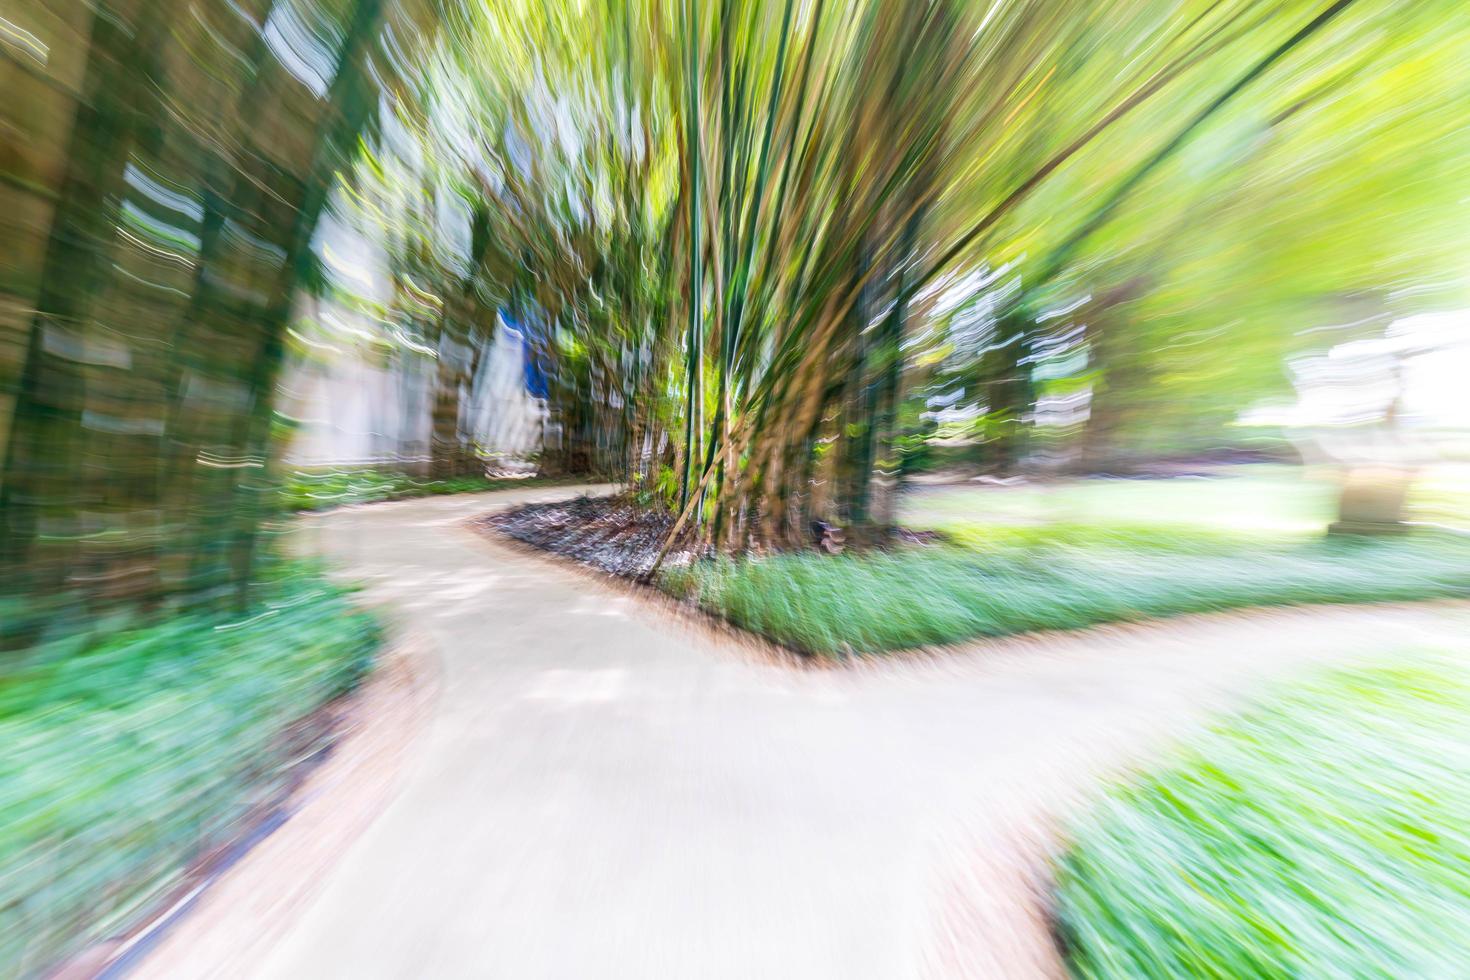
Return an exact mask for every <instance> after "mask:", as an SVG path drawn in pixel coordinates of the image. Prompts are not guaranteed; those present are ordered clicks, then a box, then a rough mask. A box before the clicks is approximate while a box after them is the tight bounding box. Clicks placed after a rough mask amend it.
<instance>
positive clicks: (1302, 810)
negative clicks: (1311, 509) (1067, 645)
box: [1057, 660, 1470, 980]
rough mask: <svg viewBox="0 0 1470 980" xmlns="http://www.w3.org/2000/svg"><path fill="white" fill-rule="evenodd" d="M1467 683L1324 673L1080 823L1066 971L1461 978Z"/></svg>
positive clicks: (1063, 876)
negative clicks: (1319, 680) (1325, 675)
mask: <svg viewBox="0 0 1470 980" xmlns="http://www.w3.org/2000/svg"><path fill="white" fill-rule="evenodd" d="M1467 815H1470V678H1467V673H1466V670H1465V667H1464V665H1463V664H1457V663H1453V662H1451V661H1448V660H1446V661H1442V662H1433V661H1429V662H1422V663H1414V664H1411V665H1408V666H1403V667H1394V668H1383V669H1374V670H1358V671H1351V672H1342V673H1337V674H1333V675H1329V676H1328V677H1327V678H1326V679H1325V680H1323V681H1321V682H1318V683H1315V684H1312V685H1309V686H1307V687H1305V688H1303V689H1299V690H1297V691H1295V692H1294V693H1292V694H1290V695H1288V696H1286V697H1283V698H1281V699H1279V700H1277V701H1275V702H1273V703H1271V704H1269V705H1268V706H1266V707H1263V708H1261V709H1259V710H1257V711H1254V712H1251V713H1249V714H1246V715H1244V716H1242V717H1240V718H1238V719H1236V720H1234V721H1232V722H1230V723H1229V724H1228V725H1226V726H1224V727H1222V728H1220V729H1218V730H1216V731H1215V732H1213V733H1211V734H1210V735H1209V736H1208V737H1206V738H1204V739H1203V740H1201V741H1200V742H1199V743H1198V745H1197V747H1196V748H1195V749H1194V750H1193V751H1191V752H1190V753H1189V754H1188V756H1187V757H1185V758H1184V759H1183V760H1182V761H1180V762H1179V763H1178V764H1177V765H1175V766H1173V767H1172V768H1169V769H1167V770H1166V771H1164V772H1162V773H1160V774H1158V775H1154V776H1150V777H1147V778H1145V779H1143V780H1142V781H1141V782H1139V783H1137V784H1136V785H1134V786H1132V787H1130V788H1124V789H1120V790H1119V791H1117V792H1116V793H1114V794H1113V795H1112V796H1110V797H1108V798H1107V799H1106V800H1104V801H1103V802H1102V804H1101V805H1099V806H1098V807H1096V809H1095V810H1094V811H1093V812H1091V813H1090V814H1089V815H1088V816H1087V817H1086V818H1085V819H1084V820H1083V821H1081V822H1080V824H1079V825H1078V826H1076V828H1075V831H1074V842H1073V843H1072V845H1071V848H1070V850H1069V851H1068V852H1067V853H1066V855H1065V857H1064V858H1063V860H1062V861H1061V865H1060V869H1059V875H1058V883H1057V915H1058V920H1059V924H1060V933H1061V935H1062V937H1063V941H1064V944H1065V948H1066V952H1067V954H1068V963H1069V966H1070V968H1071V970H1072V972H1073V973H1074V975H1076V976H1079V977H1105V978H1119V980H1123V978H1127V980H1136V978H1153V977H1171V978H1172V977H1231V978H1234V977H1252V978H1255V977H1262V978H1288V977H1292V978H1296V977H1384V978H1389V977H1395V978H1397V977H1463V976H1466V975H1467V972H1470V931H1467V929H1466V923H1470V834H1467V831H1466V817H1467Z"/></svg>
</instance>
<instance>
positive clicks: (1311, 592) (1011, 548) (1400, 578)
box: [663, 467, 1470, 655]
mask: <svg viewBox="0 0 1470 980" xmlns="http://www.w3.org/2000/svg"><path fill="white" fill-rule="evenodd" d="M1243 469H1244V471H1245V474H1244V475H1239V476H1235V477H1231V478H1224V479H1174V480H1082V481H1074V482H1071V483H1063V484H1057V485H1051V486H1048V485H1042V486H1033V487H1024V488H1015V489H977V488H974V487H965V488H959V489H951V490H942V491H936V492H934V493H929V494H924V495H922V496H918V497H915V498H912V499H911V500H910V503H909V505H908V510H909V515H908V518H909V523H910V524H911V525H914V526H918V527H924V528H930V529H934V530H937V531H939V532H940V533H941V534H943V535H944V537H945V539H946V542H947V543H946V544H943V545H926V546H921V547H915V546H909V547H903V548H899V549H897V550H894V551H890V552H880V553H867V554H849V555H842V556H839V557H835V558H834V557H830V556H825V555H819V554H780V555H775V556H772V557H768V558H763V559H745V560H721V561H716V562H705V563H701V564H696V565H695V566H693V567H691V568H685V569H675V570H670V571H669V572H668V573H667V574H666V575H665V576H664V578H663V582H664V584H665V587H666V588H668V589H669V590H670V591H673V592H675V594H678V595H684V596H688V597H690V598H693V599H694V600H696V601H697V602H698V603H699V604H700V605H701V606H703V607H704V608H706V609H708V610H709V611H711V612H714V613H716V614H718V615H721V616H724V617H726V618H727V619H729V620H730V621H731V622H733V623H735V624H736V625H738V626H742V627H744V628H746V629H749V630H753V631H755V632H757V633H762V634H764V635H766V636H769V637H771V638H772V639H775V640H777V641H778V642H781V643H785V644H788V645H790V646H792V647H795V648H797V649H801V650H805V651H809V652H812V653H817V654H823V655H831V654H838V653H841V652H843V651H853V652H880V651H885V650H897V649H903V648H907V647H915V646H923V645H929V644H942V643H953V642H958V641H961V640H965V639H970V638H972V637H977V636H999V635H1005V634H1011V633H1021V632H1026V631H1030V630H1041V629H1072V628H1078V627H1083V626H1089V625H1093V624H1096V623H1105V622H1117V621H1127V620H1137V619H1144V618H1151V617H1160V616H1174V615H1181V614H1184V613H1194V612H1207V611H1211V610H1219V609H1231V608H1240V607H1246V606H1261V605H1280V604H1296V603H1318V602H1377V601H1388V600H1408V599H1417V598H1427V597H1433V596H1460V595H1467V594H1470V538H1466V537H1463V536H1459V535H1456V534H1452V533H1442V532H1436V531H1428V530H1426V531H1421V532H1416V533H1414V534H1411V535H1406V536H1404V537H1399V538H1388V539H1382V538H1379V539H1371V540H1363V539H1345V538H1329V537H1326V536H1325V535H1324V533H1323V529H1324V528H1325V526H1326V524H1327V523H1328V521H1329V520H1330V519H1331V515H1332V506H1333V495H1332V488H1331V485H1330V484H1327V483H1316V482H1312V481H1306V480H1302V479H1300V478H1298V477H1295V476H1294V475H1293V473H1292V471H1290V470H1288V469H1285V468H1278V467H1246V468H1243ZM977 513H983V514H984V515H986V519H985V520H979V519H977V518H976V517H975V515H976V514H977Z"/></svg>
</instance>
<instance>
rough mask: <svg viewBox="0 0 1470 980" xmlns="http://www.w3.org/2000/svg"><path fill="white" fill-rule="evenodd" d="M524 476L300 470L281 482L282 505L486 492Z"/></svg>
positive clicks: (316, 506) (325, 505)
mask: <svg viewBox="0 0 1470 980" xmlns="http://www.w3.org/2000/svg"><path fill="white" fill-rule="evenodd" d="M525 483H526V481H525V480H491V479H487V478H485V477H481V476H460V477H452V478H449V479H444V480H427V479H421V478H419V477H415V476H412V475H411V474H408V473H396V472H385V471H381V470H332V471H330V472H320V473H314V472H309V471H305V470H297V471H295V472H293V473H291V474H290V475H289V477H288V478H287V479H286V481H285V483H284V484H283V485H282V486H281V501H282V506H283V507H284V508H285V509H286V510H288V511H303V510H329V509H331V508H333V507H342V506H345V505H347V504H371V503H377V502H378V501H381V500H405V499H408V498H410V497H431V496H438V495H440V494H449V493H483V492H485V491H487V490H504V489H507V488H509V487H515V486H523V485H524V484H525Z"/></svg>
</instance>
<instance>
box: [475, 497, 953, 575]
mask: <svg viewBox="0 0 1470 980" xmlns="http://www.w3.org/2000/svg"><path fill="white" fill-rule="evenodd" d="M474 526H475V527H476V528H478V529H480V530H482V531H491V532H498V533H500V534H505V535H508V536H510V537H512V538H515V539H516V540H517V541H520V542H522V543H523V544H528V545H530V546H531V547H533V548H539V549H541V550H542V551H549V552H552V553H553V554H557V555H561V556H563V557H566V558H570V559H572V560H573V561H577V562H580V563H582V564H584V565H588V566H591V567H592V568H596V569H598V570H599V571H603V572H607V573H608V574H611V575H616V576H618V577H619V578H626V579H642V577H643V576H644V575H646V574H647V572H648V570H649V569H650V568H652V567H653V561H654V559H655V558H656V557H657V556H658V549H659V548H661V547H663V543H664V541H665V540H666V539H667V538H668V536H669V531H670V530H672V529H673V526H674V516H673V515H672V514H669V513H668V512H666V511H661V510H652V509H648V508H644V507H639V506H637V505H636V504H633V503H631V502H630V501H628V500H626V499H624V498H619V497H575V498H573V499H571V500H566V501H561V502H558V503H550V504H527V505H526V506H524V507H517V508H515V509H514V510H507V511H501V512H499V513H495V514H489V515H487V516H485V517H481V518H479V519H478V520H476V521H475V522H474ZM683 537H684V539H685V540H684V541H681V542H679V543H678V544H676V545H675V546H674V547H673V548H671V549H669V553H668V555H667V556H665V558H664V562H663V566H664V567H665V568H672V567H676V566H679V565H685V564H688V563H689V562H691V561H693V560H694V558H695V556H696V555H697V554H698V553H699V552H698V548H697V546H696V545H695V543H694V540H693V535H691V534H690V533H689V532H688V530H687V529H686V530H685V532H684V534H683ZM945 540H946V538H945V536H944V535H943V534H942V533H940V532H937V531H919V530H911V529H909V528H898V529H897V531H896V534H895V537H894V539H893V543H894V544H896V545H899V546H904V545H929V544H939V543H942V542H944V541H945ZM813 543H814V544H815V543H816V540H815V539H814V541H813Z"/></svg>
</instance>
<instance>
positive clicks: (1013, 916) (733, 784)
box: [251, 489, 1470, 980]
mask: <svg viewBox="0 0 1470 980" xmlns="http://www.w3.org/2000/svg"><path fill="white" fill-rule="evenodd" d="M575 492H576V491H569V490H534V489H528V490H522V491H512V492H509V493H502V494H496V495H491V496H469V497H465V496H461V497H442V498H434V499H428V500H422V501H413V502H404V503H397V504H387V505H380V506H374V507H365V508H356V509H350V510H344V511H340V512H336V513H333V514H329V515H325V516H323V517H319V518H314V519H312V520H311V521H310V523H309V532H308V533H309V534H310V535H311V536H312V539H313V542H314V545H313V546H314V547H316V548H318V549H319V550H321V551H322V552H323V553H325V554H326V555H328V556H329V557H330V558H332V559H333V560H335V561H336V562H338V563H340V564H341V565H342V566H343V568H344V570H345V571H346V572H347V573H348V574H350V575H351V576H352V577H354V578H356V579H357V580H359V581H362V582H364V583H366V584H367V586H368V596H369V598H370V599H371V600H381V601H383V602H386V603H387V604H388V607H389V608H390V609H391V610H394V611H395V612H396V615H397V616H398V617H399V618H400V620H401V621H402V622H403V623H412V624H413V626H414V628H415V629H416V630H422V631H425V632H426V633H427V637H428V639H429V641H430V643H431V645H432V647H433V649H434V651H435V653H434V655H435V656H437V657H438V658H439V660H440V687H439V695H438V700H437V704H436V707H435V709H434V716H433V718H432V719H431V720H430V721H429V722H428V723H427V724H428V728H427V730H426V731H424V732H423V733H422V735H421V736H420V737H419V739H418V740H417V742H415V743H414V747H413V749H412V752H411V759H410V761H409V762H408V763H407V769H406V771H405V773H404V779H403V784H402V789H401V791H400V792H399V793H398V794H397V795H396V797H395V798H394V799H393V801H392V802H391V804H390V805H389V806H388V807H387V809H386V810H385V811H384V812H383V813H382V815H381V816H380V817H378V818H377V819H376V820H375V821H374V822H373V823H372V825H371V826H370V827H369V829H368V830H367V831H366V832H365V833H363V835H362V836H361V837H360V838H359V839H358V840H357V841H356V843H355V844H353V845H352V846H351V848H350V849H349V850H348V852H347V853H346V855H345V856H344V857H343V858H342V860H341V861H340V863H339V864H338V865H337V866H336V867H335V869H334V870H333V871H331V872H330V874H329V875H328V876H327V878H326V880H325V881H324V882H322V885H321V887H320V889H319V890H318V891H317V894H316V897H315V898H314V899H313V900H312V902H311V903H310V904H309V905H308V907H307V908H306V909H305V911H304V913H303V914H302V915H301V917H300V919H299V921H298V922H297V923H296V924H295V926H294V927H293V928H292V929H291V930H290V932H289V933H288V934H287V936H286V937H285V939H284V940H283V941H282V942H281V943H280V944H279V945H278V946H276V948H275V949H273V950H272V951H271V954H270V955H269V956H268V957H267V958H266V960H265V962H262V963H259V964H256V965H255V968H253V969H252V971H251V972H253V973H255V974H256V975H259V976H265V977H272V978H290V980H301V978H314V980H315V978H337V977H342V978H348V977H351V978H379V977H382V978H454V977H496V978H511V980H539V978H546V980H587V978H604V977H609V978H611V977H618V978H621V977H627V978H640V980H643V978H663V977H668V978H680V980H718V978H740V980H746V978H754V977H773V978H801V980H814V978H825V977H831V978H839V980H861V978H874V980H901V978H907V977H920V976H926V977H933V976H973V977H995V976H1003V977H1024V976H1032V975H1045V974H1048V973H1053V972H1054V971H1055V969H1056V963H1055V961H1054V959H1053V954H1052V952H1051V949H1050V945H1049V943H1048V941H1047V937H1046V933H1045V929H1044V923H1043V922H1042V919H1041V910H1042V909H1043V908H1044V903H1043V902H1042V901H1041V900H1040V898H1039V897H1038V895H1037V880H1036V878H1037V873H1038V869H1039V868H1041V867H1042V866H1043V865H1044V862H1043V861H1042V855H1043V853H1044V850H1045V846H1046V840H1047V838H1048V836H1049V834H1048V829H1047V828H1048V824H1047V819H1046V818H1047V815H1048V814H1051V813H1055V812H1057V811H1058V810H1064V809H1066V808H1067V807H1068V806H1070V805H1072V804H1073V803H1074V802H1075V797H1076V794H1078V793H1079V792H1081V791H1084V790H1086V789H1087V788H1088V787H1091V786H1095V785H1096V781H1097V779H1098V776H1099V774H1100V773H1103V772H1105V771H1108V770H1111V769H1114V768H1116V767H1117V766H1118V765H1120V764H1122V763H1125V762H1128V761H1132V760H1135V759H1137V758H1139V756H1140V753H1141V752H1144V751H1147V749H1148V747H1150V746H1158V745H1160V744H1163V741H1162V737H1163V736H1164V735H1165V734H1166V733H1172V732H1176V731H1180V730H1183V729H1186V728H1188V726H1189V725H1190V724H1191V723H1193V722H1194V721H1196V720H1198V719H1200V718H1202V717H1204V716H1205V715H1206V713H1207V712H1208V711H1209V710H1211V709H1213V708H1216V707H1218V706H1220V705H1221V704H1226V703H1229V702H1230V701H1231V700H1232V699H1233V698H1237V697H1238V696H1239V695H1240V693H1241V692H1243V691H1246V690H1250V689H1252V688H1255V687H1257V686H1258V685H1259V684H1260V683H1261V682H1262V681H1263V680H1265V679H1266V678H1268V677H1270V676H1272V675H1278V674H1282V673H1284V672H1287V671H1293V670H1298V669H1301V668H1302V667H1304V666H1306V665H1308V664H1310V663H1312V662H1316V661H1334V662H1339V661H1344V660H1348V659H1351V658H1354V657H1358V656H1381V655H1383V654H1385V653H1388V652H1392V651H1395V650H1398V649H1403V648H1411V647H1414V646H1422V645H1425V644H1440V645H1446V646H1447V645H1452V644H1454V645H1458V644H1459V643H1461V642H1462V641H1461V640H1460V638H1461V637H1463V636H1464V635H1465V628H1466V626H1467V624H1470V619H1467V614H1466V612H1465V611H1464V609H1463V608H1462V607H1457V606H1449V605H1425V606H1405V607H1397V608H1388V607H1385V608H1378V609H1315V610H1296V611H1282V612H1269V613H1259V614H1252V615H1251V616H1249V617H1203V618H1197V619H1191V620H1185V621H1180V622H1177V623H1173V624H1166V625H1160V626H1149V627H1134V628H1123V629H1116V630H1100V631H1093V632H1088V633H1085V634H1077V635H1071V636H1053V637H1040V638H1029V639H1024V640H1017V641H1010V642H1005V643H990V644H982V645H977V646H975V647H974V648H972V649H971V650H969V651H967V652H964V653H957V654H953V655H950V654H946V655H944V656H940V657H935V658H930V659H916V658H912V657H910V658H902V659H900V660H898V661H893V662H887V663H880V664H874V665H867V666H859V667H857V668H853V669H810V670H804V669H793V668H791V667H789V666H782V665H779V664H776V663H773V662H768V661H767V660H765V659H763V658H761V657H759V656H757V655H754V654H752V653H751V652H750V651H748V650H745V649H743V648H742V647H740V646H738V645H736V644H735V643H734V642H733V641H729V640H721V639H716V638H714V637H713V636H712V634H711V633H710V631H708V630H707V629H705V628H703V627H701V626H698V625H691V624H688V623H685V622H684V621H683V620H682V619H679V618H675V617H673V616H671V615H670V614H669V613H667V612H665V611H662V610H660V609H658V608H656V607H655V606H653V605H650V604H647V603H644V602H643V601H642V600H640V599H638V598H636V597H634V596H630V595H628V594H627V593H626V591H625V590H621V589H619V588H616V587H612V588H605V587H602V586H600V585H599V584H598V583H597V582H596V581H594V580H592V579H590V578H589V577H587V576H584V575H582V574H580V573H578V572H576V571H575V570H572V569H568V568H565V567H561V566H559V565H557V564H555V563H553V562H550V561H547V560H544V559H541V558H539V557H536V556H533V555H528V554H525V553H523V552H520V551H517V550H513V549H511V548H507V547H504V546H501V545H499V544H497V543H495V542H493V541H491V540H488V539H486V538H484V537H482V536H480V535H477V534H475V533H474V532H472V531H470V530H469V529H468V528H466V527H465V526H464V522H465V521H466V520H467V519H469V518H471V517H473V516H476V515H479V514H482V513H485V512H487V511H489V510H491V509H494V508H497V507H502V506H510V505H512V504H515V503H520V502H525V501H529V500H546V499H554V498H557V497H562V496H568V495H571V494H572V493H575Z"/></svg>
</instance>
